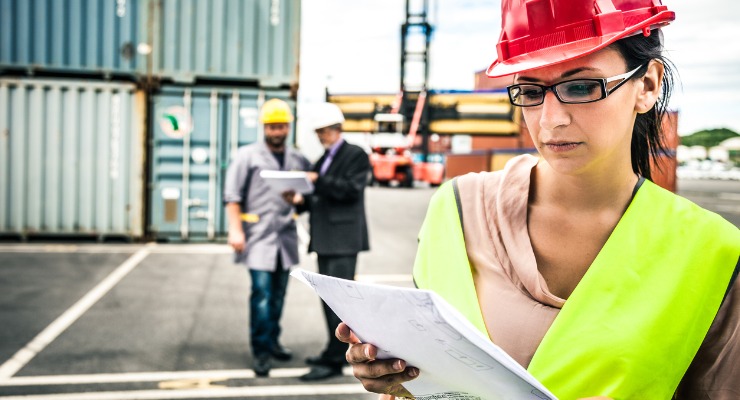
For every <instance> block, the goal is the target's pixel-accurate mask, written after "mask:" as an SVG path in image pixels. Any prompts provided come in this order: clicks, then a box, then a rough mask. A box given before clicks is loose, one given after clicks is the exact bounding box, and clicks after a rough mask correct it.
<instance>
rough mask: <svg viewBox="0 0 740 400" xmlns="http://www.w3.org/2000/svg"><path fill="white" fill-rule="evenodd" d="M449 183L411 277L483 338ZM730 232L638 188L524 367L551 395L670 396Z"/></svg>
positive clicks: (717, 294) (733, 238)
mask: <svg viewBox="0 0 740 400" xmlns="http://www.w3.org/2000/svg"><path fill="white" fill-rule="evenodd" d="M458 203H459V201H458V196H457V188H456V186H455V182H454V181H452V182H448V183H446V184H445V185H443V186H442V187H441V188H440V189H439V191H438V192H437V193H436V194H435V195H434V197H433V199H432V201H431V203H430V206H429V210H428V211H427V216H426V219H425V221H424V224H423V226H422V229H421V232H420V234H419V248H418V252H417V256H416V262H415V264H414V281H415V282H416V284H417V286H418V287H419V288H423V289H431V290H434V291H435V292H437V293H438V294H439V295H441V296H442V297H444V298H445V299H446V300H447V301H448V302H450V303H451V304H452V305H453V306H455V307H456V308H457V309H458V310H459V311H460V312H461V313H462V314H463V315H464V316H465V317H466V318H467V319H468V320H469V321H470V322H471V323H473V325H475V326H476V327H477V328H478V329H479V330H480V331H481V332H483V333H484V334H486V335H487V331H486V327H485V324H484V322H483V316H482V314H481V309H480V305H479V303H478V297H477V295H476V291H475V286H474V283H473V276H472V272H471V267H470V263H469V261H468V257H467V252H466V250H465V241H464V236H463V230H462V226H461V217H462V215H461V212H462V211H461V209H460V207H459V204H458ZM739 256H740V231H739V230H738V229H737V228H736V227H735V226H733V225H732V224H730V223H728V222H727V221H725V220H724V219H722V218H721V217H720V216H718V215H716V214H714V213H711V212H709V211H706V210H704V209H702V208H700V207H698V206H697V205H695V204H693V203H691V202H690V201H688V200H686V199H683V198H681V197H679V196H676V195H674V194H673V193H670V192H668V191H666V190H664V189H662V188H660V187H658V186H657V185H655V184H653V183H652V182H650V181H645V183H644V184H643V185H642V187H641V188H640V189H639V190H638V191H637V194H636V195H635V197H634V199H633V200H632V203H631V204H630V206H629V207H628V209H627V211H626V212H625V214H624V215H623V216H622V218H621V220H620V221H619V223H618V224H617V226H616V228H615V229H614V231H613V232H612V234H611V236H610V237H609V239H608V241H607V242H606V244H605V245H604V247H603V248H602V250H601V252H600V253H599V254H598V256H597V257H596V259H595V260H594V262H593V263H592V265H591V267H590V268H589V270H588V272H587V273H586V274H585V276H584V277H583V279H582V280H581V282H580V283H579V284H578V286H577V287H576V289H575V291H574V292H573V293H572V294H571V296H570V297H569V298H568V300H567V301H566V303H565V306H564V307H563V308H562V310H561V311H560V313H559V314H558V316H557V317H556V318H555V321H554V322H553V324H552V326H551V327H550V329H549V330H548V332H547V333H546V334H545V337H544V338H543V340H542V342H541V343H540V345H539V347H538V348H537V351H536V352H535V354H534V357H533V359H532V361H531V363H530V365H529V367H528V370H529V371H530V373H532V375H534V376H535V377H536V378H537V379H538V380H540V382H542V383H543V384H544V385H545V386H546V387H547V388H548V389H550V390H551V391H552V392H553V393H554V394H555V395H556V396H558V397H559V398H560V399H566V400H567V399H576V398H580V397H588V396H609V397H611V398H614V399H649V400H655V399H670V398H671V397H672V396H673V394H674V392H675V390H676V388H677V387H678V384H679V383H680V381H681V378H682V377H683V375H684V374H685V372H686V370H687V369H688V367H689V365H690V364H691V361H692V359H693V357H694V355H695V354H696V352H697V351H698V349H699V346H700V345H701V343H702V341H703V340H704V337H705V336H706V333H707V331H708V330H709V327H710V325H711V324H712V321H713V320H714V317H715V315H716V314H717V311H718V309H719V307H720V305H721V303H722V300H723V299H724V296H725V294H726V292H727V290H728V289H729V284H730V282H731V280H732V277H733V274H735V276H736V274H737V266H738V257H739Z"/></svg>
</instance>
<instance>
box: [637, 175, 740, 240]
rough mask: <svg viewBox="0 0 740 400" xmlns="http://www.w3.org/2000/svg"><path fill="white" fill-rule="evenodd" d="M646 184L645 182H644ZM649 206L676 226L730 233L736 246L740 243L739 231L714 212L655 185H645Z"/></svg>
mask: <svg viewBox="0 0 740 400" xmlns="http://www.w3.org/2000/svg"><path fill="white" fill-rule="evenodd" d="M646 183H647V182H646ZM646 189H647V192H648V193H649V195H650V200H651V206H652V207H656V208H660V209H662V210H663V212H665V215H666V216H667V217H669V218H670V219H671V221H673V222H674V223H675V224H676V225H679V226H687V227H692V228H693V229H701V230H710V231H715V232H717V233H719V232H727V233H730V234H731V235H730V237H729V238H727V239H732V240H733V241H734V242H735V243H736V244H738V243H740V230H738V228H737V227H736V226H735V225H733V224H732V223H731V222H729V221H727V220H726V219H724V218H723V217H722V216H721V215H719V214H717V213H716V212H713V211H710V210H707V209H706V208H703V207H701V206H700V205H698V204H696V203H694V202H693V201H691V200H689V199H687V198H685V197H682V196H680V195H678V194H676V193H673V192H671V191H669V190H666V189H664V188H662V187H660V186H658V185H657V184H655V183H652V182H650V183H648V184H647V185H646Z"/></svg>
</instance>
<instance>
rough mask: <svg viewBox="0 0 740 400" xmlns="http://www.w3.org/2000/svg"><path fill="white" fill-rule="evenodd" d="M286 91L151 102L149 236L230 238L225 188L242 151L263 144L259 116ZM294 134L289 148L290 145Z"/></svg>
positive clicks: (177, 95)
mask: <svg viewBox="0 0 740 400" xmlns="http://www.w3.org/2000/svg"><path fill="white" fill-rule="evenodd" d="M271 98H280V99H283V100H286V101H288V102H289V103H290V104H291V105H292V106H293V107H295V103H294V102H293V101H292V100H289V92H288V91H287V90H260V89H243V88H242V89H238V88H227V87H202V86H198V87H182V86H174V85H172V86H165V87H163V88H162V90H161V92H159V93H156V94H153V95H152V96H151V103H150V110H151V119H150V121H151V125H150V132H151V135H152V136H151V140H150V143H151V149H150V154H151V168H150V170H151V176H150V190H151V194H150V207H149V221H150V223H149V227H148V231H149V233H150V234H151V235H152V236H153V237H154V238H155V239H157V240H160V241H214V240H219V239H223V238H224V237H225V236H226V234H227V233H228V225H227V222H226V214H225V210H224V206H223V201H222V194H223V182H224V178H225V175H226V169H227V168H228V165H229V162H230V160H231V158H232V155H233V154H235V153H236V150H237V149H238V148H239V146H243V145H246V144H250V143H254V142H255V141H257V140H262V126H261V124H260V123H259V120H258V116H259V113H258V111H259V108H260V106H261V105H262V103H263V102H264V101H266V100H269V99H271ZM294 132H295V128H294V127H293V131H292V132H291V136H290V137H289V139H288V140H289V142H290V143H293V142H294V137H295V133H294Z"/></svg>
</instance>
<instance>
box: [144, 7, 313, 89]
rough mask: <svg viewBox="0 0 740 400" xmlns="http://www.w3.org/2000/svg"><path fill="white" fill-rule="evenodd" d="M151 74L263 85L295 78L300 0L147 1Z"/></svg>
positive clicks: (296, 76) (275, 83)
mask: <svg viewBox="0 0 740 400" xmlns="http://www.w3.org/2000/svg"><path fill="white" fill-rule="evenodd" d="M147 1H150V2H153V4H154V6H153V7H150V8H149V11H150V12H151V13H152V14H153V15H151V16H150V17H151V18H152V20H153V21H155V22H156V23H155V24H153V25H152V26H153V32H152V42H153V45H152V54H151V55H152V74H153V75H155V76H159V77H166V78H171V79H173V80H175V81H179V82H194V81H195V80H196V79H198V78H206V79H218V80H239V81H246V82H249V81H255V82H258V83H259V85H260V86H263V87H280V86H288V85H290V84H292V83H295V82H297V81H298V55H299V36H300V29H299V28H300V18H301V2H300V0H189V1H185V0H147Z"/></svg>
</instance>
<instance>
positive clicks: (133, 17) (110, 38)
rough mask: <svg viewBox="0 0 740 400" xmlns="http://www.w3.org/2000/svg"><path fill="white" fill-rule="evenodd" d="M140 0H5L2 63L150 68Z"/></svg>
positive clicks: (28, 68)
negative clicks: (143, 51)
mask: <svg viewBox="0 0 740 400" xmlns="http://www.w3.org/2000/svg"><path fill="white" fill-rule="evenodd" d="M142 5H143V4H142V2H141V1H140V0H129V1H126V0H123V1H114V0H109V1H100V0H54V1H47V0H0V69H5V70H20V72H30V73H33V72H36V71H44V72H48V73H58V72H64V73H75V72H76V73H86V74H125V75H137V74H139V73H141V72H146V69H145V68H146V56H143V55H141V54H138V53H137V46H138V45H139V43H145V42H146V40H147V39H146V33H145V31H144V30H143V29H144V28H145V27H146V25H142V22H141V18H142V16H143V17H146V14H143V13H142V12H141V7H142Z"/></svg>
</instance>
